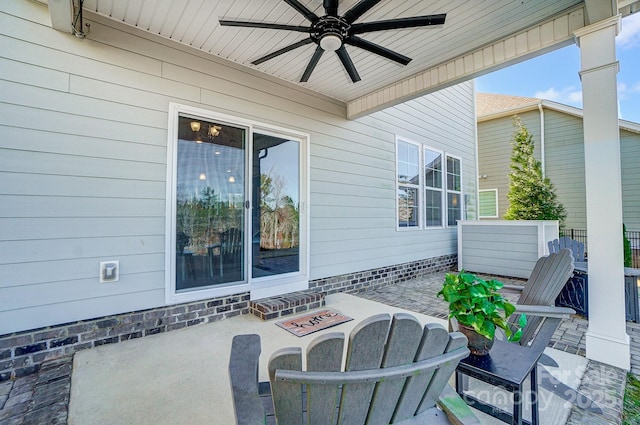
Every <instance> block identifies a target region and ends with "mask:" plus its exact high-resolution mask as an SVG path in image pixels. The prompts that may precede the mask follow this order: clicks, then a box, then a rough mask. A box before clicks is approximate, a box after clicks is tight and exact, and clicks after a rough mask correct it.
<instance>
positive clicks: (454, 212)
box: [396, 138, 464, 229]
mask: <svg viewBox="0 0 640 425" xmlns="http://www.w3.org/2000/svg"><path fill="white" fill-rule="evenodd" d="M416 170H421V171H419V172H416ZM396 185H397V199H396V207H397V210H396V211H397V228H398V229H407V228H412V229H428V228H437V227H440V228H442V227H444V226H445V224H446V225H447V226H456V225H457V220H460V219H462V211H463V207H464V206H463V200H462V199H463V198H462V168H461V159H460V158H457V157H455V156H452V155H447V154H445V153H444V152H441V151H437V150H435V149H432V148H430V147H428V146H424V145H421V144H418V143H415V142H410V141H407V140H403V139H400V138H397V139H396ZM422 217H424V218H422Z"/></svg>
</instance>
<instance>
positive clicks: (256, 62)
mask: <svg viewBox="0 0 640 425" xmlns="http://www.w3.org/2000/svg"><path fill="white" fill-rule="evenodd" d="M311 43H313V40H311V39H310V38H305V39H304V40H301V41H298V42H297V43H293V44H290V45H288V46H285V47H283V48H282V49H278V50H276V51H275V52H272V53H269V54H268V55H266V56H263V57H261V58H259V59H256V60H254V61H253V62H251V63H252V64H254V65H260V64H261V63H262V62H266V61H268V60H269V59H273V58H275V57H276V56H280V55H281V54H283V53H287V52H290V51H291V50H294V49H297V48H298V47H302V46H304V45H307V44H311Z"/></svg>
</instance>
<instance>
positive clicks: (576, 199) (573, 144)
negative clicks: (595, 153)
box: [545, 110, 587, 229]
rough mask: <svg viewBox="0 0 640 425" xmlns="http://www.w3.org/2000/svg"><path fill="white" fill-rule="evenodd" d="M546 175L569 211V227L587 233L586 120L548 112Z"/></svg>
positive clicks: (566, 223) (546, 112)
mask: <svg viewBox="0 0 640 425" xmlns="http://www.w3.org/2000/svg"><path fill="white" fill-rule="evenodd" d="M545 122H546V135H547V137H546V150H545V152H546V158H547V161H546V171H547V177H549V179H551V182H552V183H553V186H554V187H555V190H556V195H557V196H558V201H559V202H560V203H562V205H564V208H565V210H566V211H567V219H566V220H565V227H567V228H574V229H586V226H587V216H586V208H587V207H586V187H585V178H584V131H583V127H582V119H581V118H578V117H574V116H572V115H568V114H565V113H562V112H557V111H551V110H545Z"/></svg>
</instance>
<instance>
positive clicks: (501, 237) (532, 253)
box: [458, 220, 558, 278]
mask: <svg viewBox="0 0 640 425" xmlns="http://www.w3.org/2000/svg"><path fill="white" fill-rule="evenodd" d="M557 237H558V222H557V221H528V220H518V221H515V220H510V221H504V220H500V221H497V220H494V221H475V222H473V221H472V222H462V223H460V234H459V235H458V243H459V247H458V268H459V269H460V270H466V271H469V272H477V273H490V274H495V275H499V276H512V277H521V278H528V277H529V276H530V275H531V271H532V270H533V267H534V266H535V264H536V261H538V258H540V257H541V256H543V255H546V254H548V248H547V243H548V242H549V241H551V240H553V239H556V238H557Z"/></svg>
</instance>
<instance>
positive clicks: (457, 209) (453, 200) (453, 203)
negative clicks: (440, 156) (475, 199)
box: [446, 155, 462, 226]
mask: <svg viewBox="0 0 640 425" xmlns="http://www.w3.org/2000/svg"><path fill="white" fill-rule="evenodd" d="M446 168H447V170H446V171H447V226H457V220H462V169H461V161H460V158H456V157H454V156H451V155H447V160H446Z"/></svg>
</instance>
